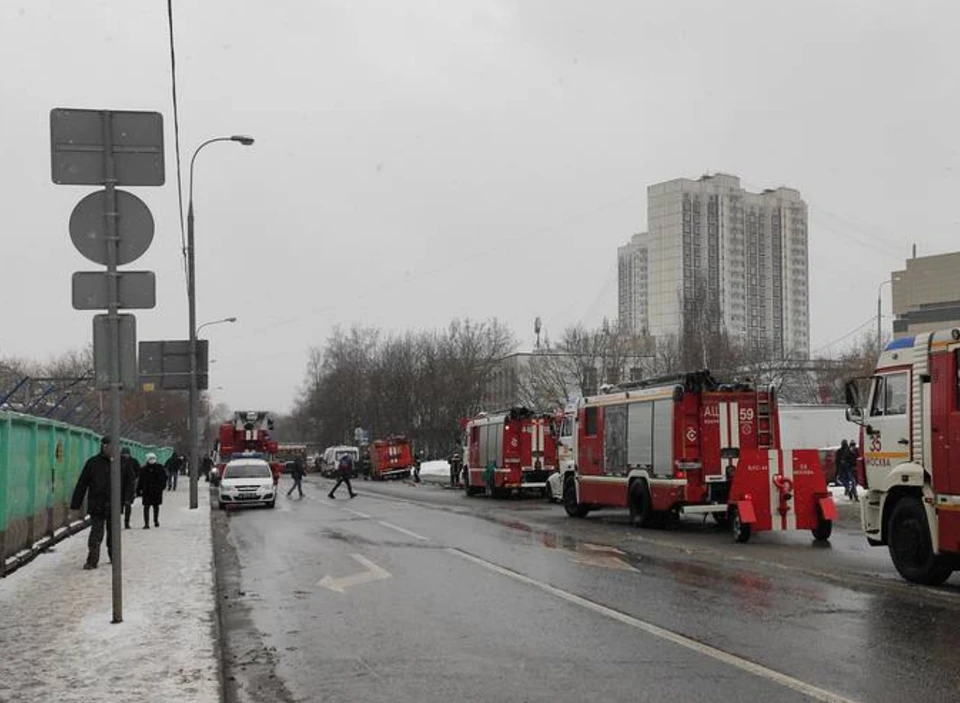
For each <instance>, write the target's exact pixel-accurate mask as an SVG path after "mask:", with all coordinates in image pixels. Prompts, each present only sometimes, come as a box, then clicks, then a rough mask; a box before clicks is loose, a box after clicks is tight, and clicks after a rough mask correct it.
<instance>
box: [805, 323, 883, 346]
mask: <svg viewBox="0 0 960 703" xmlns="http://www.w3.org/2000/svg"><path fill="white" fill-rule="evenodd" d="M876 321H877V316H876V315H871V316H870V317H868V318H867V319H866V320H864V321H863V322H861V323H860V324H859V325H857V326H856V327H854V328H853V329H852V330H850V331H849V332H847V333H846V334H844V335H843V336H842V337H838V338H837V339H835V340H833V341H832V342H830V343H829V344H823V345H821V346H819V347H817V348H816V349H814V350H813V351H812V352H810V356H813V355H814V354H815V353H816V352H820V351H823V350H824V349H829V348H830V347H832V346H834V345H836V344H839V343H840V342H842V341H844V340H846V339H849V338H850V337H852V336H853V335H855V334H856V333H857V332H859V331H860V330H862V329H863V328H864V327H866V326H867V325H871V324H873V323H874V322H876Z"/></svg>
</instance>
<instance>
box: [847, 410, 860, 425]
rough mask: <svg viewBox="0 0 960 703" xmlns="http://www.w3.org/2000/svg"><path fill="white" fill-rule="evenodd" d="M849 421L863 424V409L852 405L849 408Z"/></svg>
mask: <svg viewBox="0 0 960 703" xmlns="http://www.w3.org/2000/svg"><path fill="white" fill-rule="evenodd" d="M847 422H852V423H854V424H857V425H862V424H863V411H862V410H860V408H858V407H854V406H851V407H849V408H847Z"/></svg>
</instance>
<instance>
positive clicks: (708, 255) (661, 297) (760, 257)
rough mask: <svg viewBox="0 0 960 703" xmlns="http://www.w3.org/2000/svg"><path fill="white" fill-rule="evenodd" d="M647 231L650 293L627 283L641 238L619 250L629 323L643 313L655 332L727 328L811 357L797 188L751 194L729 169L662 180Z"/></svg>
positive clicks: (770, 347) (781, 353)
mask: <svg viewBox="0 0 960 703" xmlns="http://www.w3.org/2000/svg"><path fill="white" fill-rule="evenodd" d="M640 238H641V242H642V244H643V248H644V252H645V266H646V271H645V277H646V285H645V286H643V285H642V284H641V285H639V287H640V288H641V289H642V292H639V293H638V292H637V291H636V290H635V289H631V287H630V285H629V284H625V281H626V280H631V279H629V276H626V275H625V273H624V269H625V268H626V267H625V266H624V258H625V256H626V255H625V253H624V250H628V249H629V248H630V247H631V245H632V244H633V242H631V244H628V245H626V247H621V249H620V251H619V252H618V257H619V261H620V272H621V275H620V292H621V299H620V314H621V318H620V319H621V323H622V324H625V325H627V326H628V327H630V328H631V329H635V328H636V327H635V326H636V325H639V324H642V323H641V322H640V321H641V319H643V320H645V322H646V327H647V330H648V332H649V334H651V335H653V336H654V337H661V336H666V335H682V334H683V332H684V330H685V329H687V330H689V329H692V328H700V329H705V330H708V331H719V330H721V329H722V330H724V331H725V332H726V333H727V334H728V335H729V336H730V337H731V338H733V339H734V340H735V341H738V342H740V343H742V344H745V345H748V346H750V347H752V348H755V349H758V350H762V351H763V352H764V353H765V354H766V355H768V356H769V357H771V358H782V357H794V358H807V356H809V352H810V327H809V289H808V272H809V267H808V261H807V206H806V203H805V202H804V201H803V200H802V199H801V197H800V193H799V192H798V191H796V190H794V189H792V188H776V189H768V190H765V191H763V192H762V193H749V192H747V191H746V190H744V189H743V188H741V187H740V179H739V178H737V177H736V176H730V175H725V174H716V175H713V176H703V177H702V178H699V179H697V180H690V179H686V178H678V179H676V180H672V181H666V182H664V183H658V184H656V185H652V186H650V187H649V188H648V189H647V233H646V234H645V235H640ZM634 239H637V237H636V236H635V237H634ZM632 280H634V281H636V280H637V278H636V277H634V278H633V279H632ZM624 296H625V297H626V299H624ZM634 300H637V301H642V304H635V303H634V302H633V301H634ZM640 310H642V311H643V313H642V317H641V314H640V312H639V311H640Z"/></svg>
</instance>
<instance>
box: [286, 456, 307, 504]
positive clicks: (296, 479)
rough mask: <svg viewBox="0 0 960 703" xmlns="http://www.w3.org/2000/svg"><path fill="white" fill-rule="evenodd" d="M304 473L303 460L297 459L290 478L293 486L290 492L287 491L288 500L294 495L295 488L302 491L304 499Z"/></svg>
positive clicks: (294, 461)
mask: <svg viewBox="0 0 960 703" xmlns="http://www.w3.org/2000/svg"><path fill="white" fill-rule="evenodd" d="M303 473H304V466H303V460H302V459H301V458H300V457H297V458H296V459H294V460H293V467H292V468H291V469H290V477H291V478H292V479H293V485H292V486H290V490H289V491H287V498H289V497H290V494H291V493H293V489H294V488H296V489H297V490H298V491H300V497H301V498H303Z"/></svg>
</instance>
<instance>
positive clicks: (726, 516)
mask: <svg viewBox="0 0 960 703" xmlns="http://www.w3.org/2000/svg"><path fill="white" fill-rule="evenodd" d="M710 516H711V517H712V518H713V521H714V522H715V523H717V524H718V525H719V526H720V527H722V528H723V529H727V528H728V527H730V513H727V512H722V513H710Z"/></svg>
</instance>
